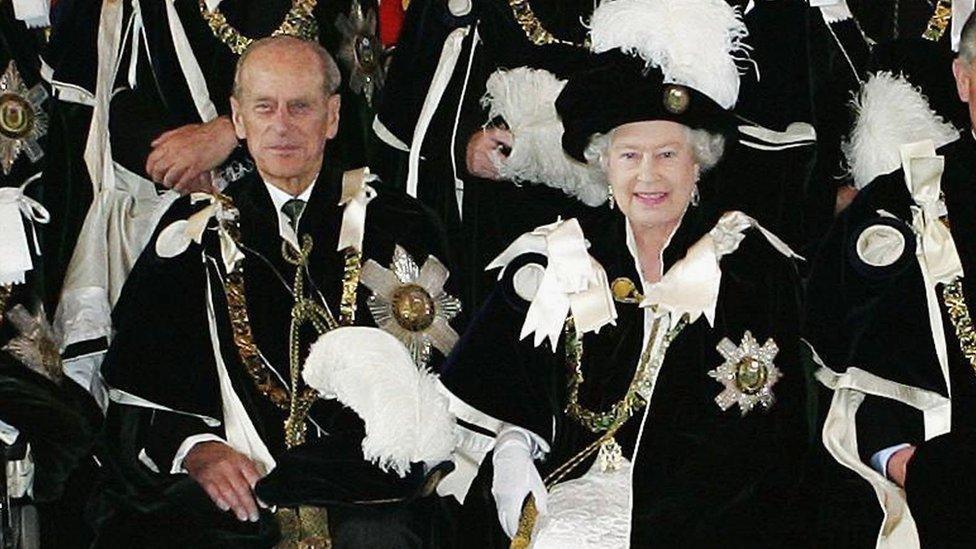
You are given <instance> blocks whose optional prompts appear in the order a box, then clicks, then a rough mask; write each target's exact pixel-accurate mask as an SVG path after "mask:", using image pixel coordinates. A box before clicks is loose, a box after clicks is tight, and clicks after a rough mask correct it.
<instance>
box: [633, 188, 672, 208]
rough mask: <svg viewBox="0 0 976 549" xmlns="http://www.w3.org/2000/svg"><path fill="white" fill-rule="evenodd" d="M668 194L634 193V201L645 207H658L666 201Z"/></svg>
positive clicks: (661, 192) (659, 192)
mask: <svg viewBox="0 0 976 549" xmlns="http://www.w3.org/2000/svg"><path fill="white" fill-rule="evenodd" d="M669 195H670V193H667V192H664V191H658V192H635V193H634V200H636V201H637V202H639V203H640V204H643V205H645V206H659V205H661V204H663V203H664V201H666V200H667V199H668V196H669Z"/></svg>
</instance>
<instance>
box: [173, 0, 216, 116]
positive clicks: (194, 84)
mask: <svg viewBox="0 0 976 549" xmlns="http://www.w3.org/2000/svg"><path fill="white" fill-rule="evenodd" d="M163 1H164V2H166V18H167V20H168V21H169V30H170V33H171V34H172V35H173V48H174V49H175V50H176V58H177V60H178V61H179V63H180V69H182V70H183V76H184V78H186V84H187V86H188V87H189V88H190V96H191V97H192V98H193V105H194V106H195V107H196V108H197V113H198V114H199V115H200V120H202V121H203V122H210V121H211V120H213V119H214V118H217V108H216V107H214V104H213V101H212V100H211V99H210V91H209V90H208V89H207V80H206V79H205V78H204V77H203V71H202V70H200V64H199V63H197V57H196V54H195V53H194V52H193V48H192V47H191V46H190V39H189V38H187V36H186V30H185V29H184V28H183V22H182V21H181V20H180V16H179V14H178V13H177V12H176V3H175V0H163Z"/></svg>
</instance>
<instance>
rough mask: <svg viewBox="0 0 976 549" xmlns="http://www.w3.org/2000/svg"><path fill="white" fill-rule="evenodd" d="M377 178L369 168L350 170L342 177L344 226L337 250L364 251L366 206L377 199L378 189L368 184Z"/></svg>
mask: <svg viewBox="0 0 976 549" xmlns="http://www.w3.org/2000/svg"><path fill="white" fill-rule="evenodd" d="M375 179H376V176H374V175H373V174H371V173H369V168H359V169H358V170H349V171H347V172H346V173H344V174H343V175H342V198H341V199H340V200H339V205H340V206H345V208H344V209H343V212H342V226H341V227H340V229H339V245H338V246H336V250H338V251H340V252H341V251H342V250H344V249H346V248H353V249H355V250H356V251H358V252H362V251H363V238H364V236H365V234H366V206H367V205H368V204H369V202H370V200H373V199H374V198H376V189H374V188H373V187H370V186H369V185H367V184H366V183H367V182H368V181H373V180H375Z"/></svg>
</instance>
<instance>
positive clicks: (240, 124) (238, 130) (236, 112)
mask: <svg viewBox="0 0 976 549" xmlns="http://www.w3.org/2000/svg"><path fill="white" fill-rule="evenodd" d="M230 120H231V122H233V123H234V134H236V135H237V138H238V139H246V138H247V136H246V135H244V120H243V119H242V118H241V104H240V103H239V102H238V101H237V98H236V97H234V96H231V98H230Z"/></svg>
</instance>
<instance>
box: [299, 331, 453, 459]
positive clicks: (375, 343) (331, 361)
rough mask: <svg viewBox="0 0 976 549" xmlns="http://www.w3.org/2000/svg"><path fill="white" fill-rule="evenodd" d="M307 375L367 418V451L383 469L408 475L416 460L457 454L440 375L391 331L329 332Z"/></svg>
mask: <svg viewBox="0 0 976 549" xmlns="http://www.w3.org/2000/svg"><path fill="white" fill-rule="evenodd" d="M302 378H303V379H305V382H306V383H308V385H309V386H311V387H313V388H314V389H316V390H317V391H319V393H320V394H321V395H322V398H335V399H337V400H338V401H339V402H341V403H343V404H344V405H346V406H348V407H349V408H351V409H352V410H353V411H355V412H356V413H357V414H358V415H359V417H360V418H362V420H363V422H364V423H365V425H366V438H364V439H363V456H364V457H365V458H366V459H367V460H369V461H371V462H373V463H375V464H376V465H378V466H379V467H380V468H381V469H382V470H384V471H389V470H391V469H392V470H393V471H395V472H396V473H397V474H398V475H400V476H401V477H402V476H404V475H405V474H406V473H407V471H409V470H410V464H411V463H419V462H423V461H445V460H448V459H450V458H451V452H452V450H453V449H454V446H455V442H456V441H455V437H456V435H455V430H454V426H455V421H454V416H453V415H451V413H450V412H448V410H447V406H448V401H447V398H445V397H444V396H443V395H442V394H441V393H440V392H439V391H438V390H437V376H435V375H434V374H432V373H431V372H429V371H428V370H426V369H418V368H417V366H416V365H415V364H414V362H413V359H412V358H410V352H409V351H407V348H406V347H405V346H404V345H403V344H402V343H400V341H399V340H398V339H397V338H395V337H393V336H392V335H390V334H389V333H387V332H384V331H383V330H380V329H379V328H369V327H364V326H350V327H344V328H337V329H335V330H332V331H330V332H326V333H325V334H323V335H322V336H320V337H319V339H318V341H316V342H315V343H314V344H313V345H312V349H311V351H310V352H309V355H308V358H307V359H306V360H305V366H304V369H303V371H302Z"/></svg>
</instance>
